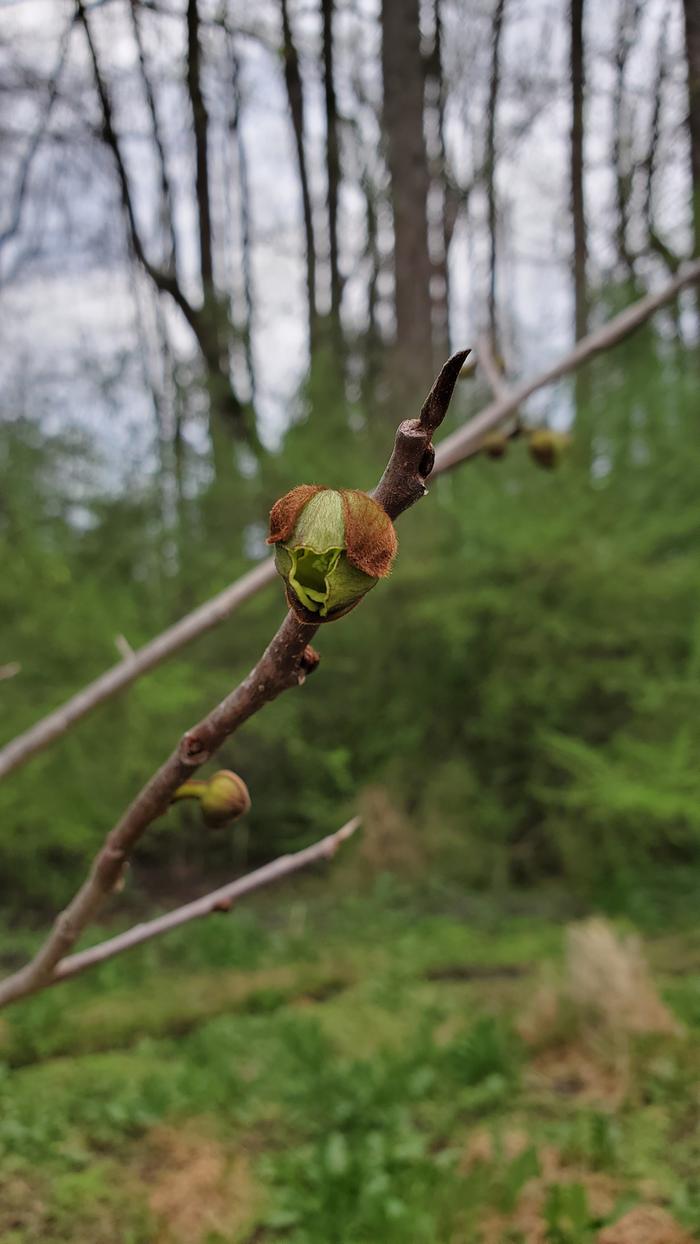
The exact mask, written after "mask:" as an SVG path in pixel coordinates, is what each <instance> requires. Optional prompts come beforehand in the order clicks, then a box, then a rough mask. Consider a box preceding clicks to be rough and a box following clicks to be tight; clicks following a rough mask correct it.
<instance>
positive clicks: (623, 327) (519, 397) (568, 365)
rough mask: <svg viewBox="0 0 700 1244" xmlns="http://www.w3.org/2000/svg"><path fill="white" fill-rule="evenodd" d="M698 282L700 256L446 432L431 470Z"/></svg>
mask: <svg viewBox="0 0 700 1244" xmlns="http://www.w3.org/2000/svg"><path fill="white" fill-rule="evenodd" d="M699 283H700V260H695V261H694V262H693V263H689V264H686V265H685V266H684V267H683V268H681V270H680V271H679V273H678V276H677V277H676V278H675V279H674V280H673V281H670V282H669V284H668V285H664V286H663V287H662V289H660V290H658V292H657V293H655V294H647V295H646V297H645V298H640V299H639V301H638V302H634V303H632V306H630V307H627V308H626V309H625V310H624V311H621V312H620V314H619V315H616V316H614V317H613V319H612V320H609V321H608V323H607V324H604V325H603V326H602V327H601V328H598V329H596V330H595V332H592V333H589V334H588V336H587V337H582V338H581V340H580V341H579V342H577V344H576V345H575V346H574V348H573V350H571V351H570V352H569V353H568V354H565V355H564V356H563V358H561V359H559V361H558V362H557V363H554V364H553V365H552V366H551V367H549V368H547V370H546V371H543V372H541V373H540V375H539V376H535V377H534V379H532V380H526V381H524V382H523V384H520V385H518V386H517V387H516V388H514V389H512V390H511V391H510V393H509V395H508V396H507V397H503V398H497V399H496V401H495V402H491V404H490V405H489V406H487V407H486V409H485V410H482V412H481V414H479V415H476V416H475V418H474V419H471V420H470V421H469V423H468V424H467V425H466V426H465V427H464V428H460V430H459V431H458V432H453V433H452V436H448V437H447V440H445V441H443V442H442V444H441V445H440V447H439V449H438V452H437V455H436V458H435V471H434V474H435V475H438V474H441V473H442V472H443V471H450V470H452V468H453V467H455V466H457V465H458V464H459V463H460V462H463V461H464V460H465V458H470V457H471V456H472V455H473V454H475V453H478V451H479V446H480V444H481V441H482V440H483V438H484V436H485V435H486V433H487V432H490V431H491V429H492V428H495V427H497V426H498V424H499V423H501V422H502V421H503V420H504V419H506V418H507V417H508V415H511V414H513V412H514V411H515V410H516V409H517V407H518V406H520V405H521V404H522V403H523V402H524V401H525V400H526V398H528V397H530V396H531V394H533V393H535V392H536V391H537V389H542V388H544V387H545V386H546V385H549V384H554V382H555V381H556V380H561V378H562V377H563V376H566V375H568V374H569V373H570V372H572V371H575V370H576V368H578V367H580V366H581V365H582V364H583V363H587V362H588V361H589V360H590V359H592V358H594V357H595V355H596V354H600V353H601V352H602V351H603V350H609V349H610V348H611V346H615V345H617V344H618V342H620V341H622V340H624V338H625V337H628V336H629V335H630V333H633V332H634V331H635V329H637V328H639V326H640V325H641V324H644V323H645V321H646V320H648V319H649V318H650V317H651V316H652V315H653V314H654V313H655V312H656V311H658V310H660V308H661V307H664V306H666V304H667V303H669V302H672V301H673V299H674V298H676V297H677V296H678V294H680V293H681V291H682V290H684V289H686V288H687V287H689V286H691V285H697V284H699Z"/></svg>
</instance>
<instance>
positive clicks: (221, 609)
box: [0, 261, 700, 778]
mask: <svg viewBox="0 0 700 1244" xmlns="http://www.w3.org/2000/svg"><path fill="white" fill-rule="evenodd" d="M699 282H700V261H696V262H694V263H691V264H688V265H687V266H686V267H684V268H682V269H681V271H680V272H679V273H678V276H677V277H676V278H675V279H674V280H673V281H671V282H670V283H669V284H668V285H665V286H664V287H663V288H662V289H660V290H659V291H658V293H656V294H649V295H647V297H646V298H641V299H640V300H639V301H638V302H635V303H634V304H633V305H632V306H631V307H628V308H627V309H626V310H625V311H622V312H620V314H619V315H616V316H615V317H614V318H613V319H612V320H610V321H609V322H608V323H607V324H605V325H603V327H602V328H599V329H597V330H596V331H595V332H593V333H590V334H589V335H588V336H587V337H584V338H583V339H582V340H581V341H579V343H578V344H577V346H576V347H575V348H574V349H573V350H571V351H570V352H569V353H568V354H566V355H564V356H563V357H562V358H561V359H560V360H559V362H557V363H555V364H554V366H553V367H550V368H548V369H547V370H546V371H544V372H541V373H540V374H539V375H538V376H536V377H534V379H532V380H528V381H525V383H524V384H522V385H520V386H519V387H518V388H517V389H512V390H511V389H509V390H508V392H507V393H501V394H499V395H497V398H496V401H494V402H492V403H490V404H489V405H488V406H487V407H486V408H485V409H484V410H483V411H482V412H481V413H480V414H479V415H477V416H475V418H474V419H472V420H470V421H469V423H468V424H467V425H466V426H465V427H464V428H462V429H460V430H459V431H458V432H455V433H453V435H452V436H450V437H448V438H447V440H446V441H444V442H443V444H442V445H441V446H440V448H439V450H438V453H437V457H436V461H435V466H434V468H433V472H432V474H433V478H435V476H437V475H440V474H442V472H443V471H448V470H451V469H452V467H454V466H457V465H458V464H459V463H460V462H465V461H467V460H468V459H469V458H472V457H473V456H474V455H475V454H477V453H478V452H479V448H480V445H481V441H482V439H483V437H484V436H485V435H486V433H487V432H489V431H491V430H492V429H493V428H496V427H498V425H499V424H500V423H501V422H502V420H503V419H505V418H507V417H508V415H511V414H513V413H514V412H515V411H516V410H517V408H518V406H519V405H520V404H521V403H522V402H523V401H524V400H525V398H527V397H530V396H531V394H533V393H535V392H536V390H538V389H542V388H545V387H546V386H547V385H549V384H553V383H554V382H555V381H556V380H560V379H561V378H562V377H564V376H566V375H568V374H569V373H570V372H572V371H575V370H576V368H577V367H580V366H581V365H582V364H583V363H585V362H587V361H588V360H589V359H591V358H592V357H593V356H594V355H595V354H598V353H600V352H601V351H603V350H608V349H610V348H611V347H612V346H615V345H617V344H618V343H619V342H620V341H622V339H623V338H624V337H627V336H628V335H629V334H630V333H632V332H634V330H635V329H636V328H638V327H639V326H640V325H641V324H643V323H644V322H645V321H646V320H648V319H650V318H651V316H652V315H654V314H655V312H656V311H658V310H659V309H660V308H661V307H663V306H665V305H666V304H667V303H669V302H672V301H673V299H674V298H676V297H677V296H678V294H679V293H680V292H681V291H682V290H683V289H685V288H686V287H688V286H690V285H695V284H698V283H699ZM482 361H483V360H482ZM274 578H275V566H274V560H273V558H269V559H267V560H266V561H264V562H261V564H260V565H259V566H256V567H255V568H254V569H253V570H249V571H248V572H247V573H246V574H244V575H242V577H241V578H240V579H237V580H236V582H235V583H232V584H230V586H229V587H226V588H224V589H223V591H222V592H219V594H218V595H217V596H214V597H212V599H211V600H208V601H205V603H204V604H203V605H200V606H199V607H198V608H197V609H195V610H193V612H192V613H189V614H187V615H186V616H185V617H184V618H181V619H180V621H179V622H176V623H175V624H174V625H173V626H170V627H168V629H167V630H165V631H163V632H162V633H161V634H160V635H158V636H157V637H156V638H155V639H153V640H151V641H150V643H148V644H145V645H144V647H143V648H140V649H139V650H138V651H137V652H135V653H134V655H133V656H131V657H127V658H125V659H124V660H123V661H119V662H118V664H117V665H114V666H112V668H111V669H109V670H107V671H106V672H105V673H104V674H101V675H100V677H99V678H96V679H95V680H94V682H91V683H89V684H88V686H87V687H83V689H82V690H81V691H79V692H78V693H77V694H76V695H74V696H72V697H71V699H69V700H66V702H65V704H62V705H61V706H60V707H59V708H57V709H54V711H53V712H51V713H48V714H47V716H46V717H43V718H42V719H41V721H38V722H37V723H36V724H35V725H34V726H31V727H30V728H29V729H28V730H26V731H25V732H24V733H23V734H20V735H18V736H17V738H15V739H12V740H11V742H9V743H7V744H6V745H5V747H3V748H2V749H0V778H3V777H5V776H7V774H8V773H11V772H12V771H13V770H14V769H18V768H20V766H21V765H23V764H26V762H27V761H28V760H30V759H31V757H32V756H35V755H36V754H37V753H38V752H40V751H43V750H44V748H46V747H48V746H49V744H50V743H52V742H53V741H54V739H58V738H60V737H61V735H63V734H65V733H66V731H67V730H69V729H70V728H71V726H73V725H75V724H76V722H78V721H81V720H82V718H83V717H85V716H87V714H88V713H91V712H92V710H93V709H94V708H97V707H98V705H100V704H103V703H104V702H105V701H106V700H109V699H110V698H111V697H112V696H113V695H116V694H117V693H118V692H119V691H122V690H123V689H124V687H128V686H129V685H130V684H131V683H133V682H135V681H136V679H137V678H140V677H141V676H142V675H143V674H147V673H148V671H149V670H152V669H154V668H155V667H156V666H157V665H160V664H161V662H162V661H165V660H167V659H168V657H171V656H172V655H173V654H174V653H176V652H179V651H180V649H181V648H184V647H185V645H186V644H188V643H190V642H191V640H193V639H196V638H197V636H198V635H203V634H205V633H206V631H208V630H211V629H212V627H215V626H218V625H219V623H220V622H224V621H226V619H227V618H229V617H230V616H231V614H232V613H234V612H235V610H236V609H237V608H238V607H239V605H242V604H243V603H244V602H245V601H246V600H249V599H250V597H251V596H255V595H256V594H257V593H258V592H260V591H262V589H263V588H264V587H266V586H267V585H268V584H270V583H272V581H273V580H274Z"/></svg>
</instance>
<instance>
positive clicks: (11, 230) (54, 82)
mask: <svg viewBox="0 0 700 1244" xmlns="http://www.w3.org/2000/svg"><path fill="white" fill-rule="evenodd" d="M74 20H75V19H74V16H73V15H72V14H71V17H70V18H69V20H68V22H67V24H66V27H65V30H64V32H63V35H62V36H61V41H60V44H59V49H58V60H57V62H56V66H55V68H54V71H53V73H52V74H51V77H50V79H49V83H48V92H47V96H46V104H45V106H44V111H43V114H42V116H41V117H40V119H39V123H38V125H37V127H36V129H35V131H34V133H33V134H32V136H31V138H30V140H29V146H28V147H27V150H26V153H25V156H24V159H23V160H22V163H21V166H20V170H19V176H18V179H17V185H16V187H15V192H14V196H13V199H14V202H13V207H12V215H11V219H10V223H9V225H8V226H7V228H6V229H4V230H3V232H2V233H0V250H1V249H2V247H3V246H4V245H5V243H6V242H9V241H10V239H11V238H13V237H14V236H15V234H16V233H17V231H18V229H19V227H20V224H21V222H22V209H23V207H24V200H25V196H26V193H27V188H28V186H29V179H30V177H31V172H32V166H33V164H34V159H35V156H36V154H37V152H38V150H39V148H40V146H41V144H42V141H43V139H44V135H45V134H46V131H47V129H48V126H49V122H50V120H51V113H52V112H53V108H54V104H55V103H56V100H57V98H58V88H59V83H60V79H61V74H62V73H63V67H64V65H65V63H66V58H67V56H68V48H69V46H70V37H71V32H72V30H73V23H74Z"/></svg>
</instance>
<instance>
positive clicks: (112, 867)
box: [0, 350, 469, 1007]
mask: <svg viewBox="0 0 700 1244" xmlns="http://www.w3.org/2000/svg"><path fill="white" fill-rule="evenodd" d="M468 353H469V351H468V350H460V351H459V352H458V353H457V354H453V356H452V358H450V359H448V361H447V363H445V366H444V367H443V368H442V371H441V372H440V374H439V376H438V377H437V379H436V380H435V383H434V384H433V387H432V389H431V390H430V393H429V394H428V396H427V398H426V399H425V402H424V403H423V406H422V408H421V412H420V415H419V417H418V418H417V419H407V420H405V421H404V422H403V423H401V424H399V427H398V429H397V432H396V438H395V441H394V448H393V450H392V453H391V457H390V459H389V462H388V464H387V467H386V470H385V472H384V474H383V475H382V478H381V480H380V481H379V484H378V485H377V487H376V489H375V491H374V494H373V495H374V497H375V500H376V501H378V502H379V504H380V505H381V506H382V507H383V508H384V510H385V511H386V513H387V514H388V515H389V517H390V518H392V519H394V518H396V517H398V515H399V514H402V513H403V511H404V510H406V509H408V507H409V506H411V505H413V504H414V502H416V501H418V500H420V498H421V497H423V496H425V493H426V492H427V488H426V480H427V478H428V476H429V475H430V473H431V471H432V468H433V462H434V460H435V451H434V449H433V444H432V438H433V434H434V432H435V431H436V429H437V428H438V427H439V426H440V424H441V423H442V420H443V419H444V417H445V415H446V414H447V409H448V407H449V404H450V400H451V397H452V393H453V391H454V386H455V384H456V382H457V377H458V376H459V373H460V370H461V367H462V365H463V363H464V360H465V358H466V357H467V354H468ZM318 626H319V624H318V623H316V622H304V621H301V620H300V619H299V618H297V617H296V616H295V614H294V613H292V612H289V613H288V614H287V616H286V618H285V619H284V621H283V623H282V625H281V626H280V628H279V630H278V631H277V634H276V635H275V636H274V638H273V639H272V640H271V642H270V643H269V644H268V646H267V648H266V649H265V651H264V653H263V655H262V657H261V658H260V660H259V661H258V663H257V665H256V666H255V667H254V668H253V669H252V670H251V672H250V674H248V676H247V678H245V679H244V680H243V682H241V683H240V684H239V686H238V687H236V688H235V689H234V690H233V691H231V692H230V694H229V695H227V696H226V698H225V699H224V700H222V701H221V703H220V704H218V705H217V706H216V708H214V709H212V711H211V712H210V713H208V714H207V716H206V717H204V718H203V719H202V720H201V721H200V722H199V723H198V724H197V725H196V726H194V727H193V728H192V729H190V730H188V731H186V733H185V734H184V735H183V736H182V738H181V740H180V742H179V744H178V745H177V747H176V748H175V750H174V751H173V752H172V754H171V755H170V756H169V758H168V759H167V760H166V761H165V763H164V764H163V765H161V767H160V769H158V771H157V772H156V773H155V774H154V775H153V777H152V778H151V779H150V780H149V781H148V782H147V783H146V785H145V786H144V787H143V789H142V790H141V791H140V793H139V794H138V795H137V796H136V798H135V799H134V801H133V803H131V805H130V806H129V807H128V808H127V810H126V812H125V813H124V815H123V816H122V817H121V819H120V820H119V821H118V822H117V824H116V825H115V826H114V828H113V829H112V830H111V831H110V832H109V834H108V835H107V837H106V839H105V842H104V844H103V846H102V849H101V850H100V852H99V853H98V855H97V856H96V858H95V860H94V862H93V865H92V868H91V870H90V873H89V874H88V877H87V878H86V880H85V881H84V882H83V885H82V886H81V887H80V889H79V890H78V892H77V894H76V895H75V897H74V898H73V900H72V901H71V902H70V903H69V905H68V907H67V908H66V909H65V911H63V912H61V913H60V915H59V916H58V917H57V919H56V921H55V923H54V926H53V929H52V930H51V932H50V934H49V936H48V937H47V939H46V941H45V942H44V944H43V946H41V947H40V949H39V950H38V952H37V954H36V955H35V956H34V958H33V959H32V960H31V961H30V962H29V963H28V964H26V965H25V967H23V968H20V969H19V971H17V972H15V973H13V975H12V976H9V977H7V978H6V979H5V980H4V981H1V982H0V1007H2V1006H7V1005H8V1004H9V1003H10V1002H14V1001H16V1000H17V999H19V998H23V997H25V996H26V995H27V994H31V993H36V992H38V991H39V990H40V989H45V988H46V987H47V986H48V985H49V984H51V983H52V981H53V977H54V973H55V971H56V967H57V964H58V963H59V962H60V960H62V959H64V958H65V956H66V954H67V952H68V951H70V950H71V948H72V947H73V946H74V945H75V943H76V941H77V939H78V937H79V936H80V934H81V933H82V931H83V929H84V928H85V927H86V926H87V925H88V924H89V923H90V922H91V921H92V920H93V919H94V917H95V915H96V914H97V912H98V911H99V909H100V907H101V906H102V904H103V902H104V900H105V899H106V898H107V896H108V895H109V894H111V893H112V892H113V891H114V890H115V888H117V887H118V886H119V883H120V881H121V879H122V876H123V873H124V868H125V865H126V863H127V861H128V859H129V856H130V855H131V853H132V851H133V850H134V847H135V846H136V844H137V843H138V841H139V839H140V838H141V836H142V835H143V833H144V832H145V831H146V829H147V828H148V826H149V825H150V824H152V822H153V821H155V820H156V819H157V818H158V817H160V816H162V815H163V813H164V812H166V811H167V809H168V807H169V806H170V803H171V801H172V798H173V795H174V794H175V792H176V790H177V789H178V787H179V786H182V785H183V783H184V782H185V781H187V780H188V779H189V778H190V777H191V775H192V774H193V773H194V772H195V771H196V770H197V769H198V768H199V767H200V765H202V764H204V763H205V761H207V760H209V759H210V758H211V756H213V755H214V753H215V752H216V751H217V749H218V748H219V747H220V746H221V744H222V743H223V742H224V740H225V739H227V738H229V736H230V735H231V734H233V733H234V731H235V730H237V729H238V727H239V726H241V725H242V724H243V722H245V721H247V720H248V718H249V717H252V715H253V714H254V713H256V712H258V710H259V709H261V708H262V707H263V705H265V704H267V703H269V702H270V701H271V700H274V699H276V697H277V696H278V695H281V693H282V692H283V691H286V690H288V688H290V687H297V686H301V684H302V683H303V682H304V681H305V679H306V677H307V675H308V674H310V673H311V672H312V671H313V670H314V669H315V668H316V666H317V664H318V661H319V657H318V654H317V653H316V652H315V651H314V649H313V648H312V647H311V646H310V644H311V640H312V639H313V637H314V635H315V634H316V631H317V630H318Z"/></svg>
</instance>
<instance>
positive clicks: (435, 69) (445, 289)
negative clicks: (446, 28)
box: [425, 0, 457, 371]
mask: <svg viewBox="0 0 700 1244" xmlns="http://www.w3.org/2000/svg"><path fill="white" fill-rule="evenodd" d="M425 108H426V115H430V113H431V112H432V114H433V117H432V120H433V126H432V129H433V134H432V143H433V149H432V150H431V152H430V164H431V180H432V183H433V186H434V187H437V189H438V191H439V194H440V198H441V209H440V225H441V230H440V232H441V238H440V254H439V256H438V257H437V258H436V260H435V262H434V264H433V272H434V274H435V277H436V278H437V279H436V281H434V282H433V286H434V288H433V298H432V310H433V348H434V356H435V357H434V359H433V370H434V371H437V369H438V367H439V366H440V363H441V360H443V359H444V357H445V355H446V354H447V353H449V348H450V278H449V253H450V242H451V241H452V234H453V232H454V226H455V222H456V219H457V205H456V202H455V198H456V196H455V193H454V187H453V186H452V184H451V180H450V176H449V171H448V165H447V147H446V142H445V83H444V79H443V73H442V10H441V0H433V42H432V47H431V49H430V52H429V53H428V55H427V56H426V58H425Z"/></svg>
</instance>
